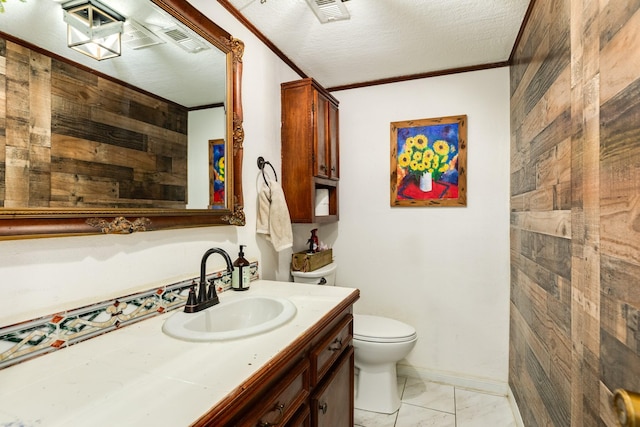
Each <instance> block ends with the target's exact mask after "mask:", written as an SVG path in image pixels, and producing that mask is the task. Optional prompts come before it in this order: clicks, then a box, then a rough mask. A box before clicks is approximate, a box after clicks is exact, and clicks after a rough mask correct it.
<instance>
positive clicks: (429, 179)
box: [391, 115, 467, 207]
mask: <svg viewBox="0 0 640 427" xmlns="http://www.w3.org/2000/svg"><path fill="white" fill-rule="evenodd" d="M466 172H467V116H466V115H463V116H449V117H439V118H434V119H421V120H409V121H404V122H392V123H391V206H392V207H393V206H466V205H467V174H466Z"/></svg>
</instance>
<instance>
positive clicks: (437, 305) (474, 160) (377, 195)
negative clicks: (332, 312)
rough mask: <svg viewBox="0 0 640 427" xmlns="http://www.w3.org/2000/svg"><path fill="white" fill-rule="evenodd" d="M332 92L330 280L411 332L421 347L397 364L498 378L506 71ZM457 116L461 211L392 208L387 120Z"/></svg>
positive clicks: (501, 371)
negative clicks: (335, 198) (335, 135)
mask: <svg viewBox="0 0 640 427" xmlns="http://www.w3.org/2000/svg"><path fill="white" fill-rule="evenodd" d="M334 95H335V96H336V97H337V98H338V100H339V101H340V126H341V127H340V172H341V175H340V221H339V223H338V238H337V240H336V243H335V246H334V253H335V258H336V260H337V261H338V263H339V268H338V278H337V280H338V283H339V284H342V285H347V286H351V287H357V288H359V289H360V291H361V299H360V301H359V302H358V303H357V304H356V308H355V310H356V312H361V313H369V314H380V315H387V316H390V317H395V318H397V319H400V320H402V321H405V322H407V323H409V324H411V325H414V326H415V328H416V329H417V332H418V335H419V338H418V343H417V345H416V347H415V349H414V350H413V351H412V353H411V354H410V355H409V357H408V358H407V361H406V363H407V364H409V365H411V366H412V367H414V368H417V369H420V370H426V371H435V372H440V373H446V374H452V375H461V376H466V377H472V378H486V379H491V380H495V381H503V382H505V383H506V381H507V375H508V372H507V370H508V342H509V336H508V326H509V317H508V316H509V70H508V68H500V69H493V70H485V71H479V72H472V73H464V74H456V75H451V76H444V77H437V78H430V79H423V80H416V81H408V82H402V83H395V84H390V85H382V86H374V87H370V88H361V89H353V90H348V91H341V92H335V93H334ZM461 114H466V115H467V116H468V127H467V128H468V152H467V153H468V156H467V159H468V160H467V166H468V174H467V183H468V193H467V195H468V197H467V207H455V208H454V207H402V208H400V207H394V208H391V207H390V206H389V204H390V203H389V199H390V196H389V190H390V184H389V182H390V181H389V170H390V166H389V165H390V122H394V121H403V120H411V119H423V118H433V117H442V116H451V115H461ZM322 234H323V233H322V231H321V232H320V235H321V236H322ZM403 363H405V362H403Z"/></svg>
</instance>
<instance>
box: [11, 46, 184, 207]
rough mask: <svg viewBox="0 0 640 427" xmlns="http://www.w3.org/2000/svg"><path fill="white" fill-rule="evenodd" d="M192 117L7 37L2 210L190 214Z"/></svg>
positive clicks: (171, 105) (172, 106)
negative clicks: (151, 210)
mask: <svg viewBox="0 0 640 427" xmlns="http://www.w3.org/2000/svg"><path fill="white" fill-rule="evenodd" d="M187 113H188V111H187V109H186V108H184V107H181V106H177V105H174V104H171V103H168V102H165V101H162V100H159V99H157V98H154V97H152V96H149V95H147V94H144V93H142V92H140V91H136V90H134V89H132V88H129V87H125V86H123V85H120V84H118V83H115V82H114V81H112V80H108V79H105V78H103V77H100V76H98V75H96V74H94V73H91V72H89V71H87V70H85V69H82V68H79V67H76V66H73V65H70V64H69V63H66V62H61V61H59V60H57V59H55V58H52V57H49V56H47V55H45V54H43V53H40V52H36V51H34V50H31V49H29V48H27V47H24V46H21V45H18V44H16V43H13V42H11V41H6V40H4V39H1V38H0V206H4V207H7V208H25V207H30V208H34V207H54V208H67V207H87V208H94V207H100V208H103V207H109V208H122V207H128V208H137V207H141V208H177V209H179V208H184V207H185V206H186V197H187Z"/></svg>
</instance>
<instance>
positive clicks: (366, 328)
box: [353, 314, 418, 414]
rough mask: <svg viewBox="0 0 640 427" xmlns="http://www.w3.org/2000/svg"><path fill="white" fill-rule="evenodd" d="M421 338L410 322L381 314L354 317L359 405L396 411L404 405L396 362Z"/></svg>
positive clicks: (384, 411)
mask: <svg viewBox="0 0 640 427" xmlns="http://www.w3.org/2000/svg"><path fill="white" fill-rule="evenodd" d="M417 340H418V335H417V334H416V330H415V329H414V328H413V327H412V326H410V325H407V324H406V323H403V322H400V321H398V320H394V319H389V318H386V317H380V316H370V315H365V314H355V315H354V316H353V347H354V348H355V365H356V368H358V375H357V378H356V397H355V407H356V408H357V409H363V410H366V411H373V412H381V413H385V414H392V413H394V412H396V411H397V410H398V409H399V408H400V396H399V395H398V379H397V373H396V364H397V363H398V362H399V361H400V360H402V359H404V358H405V357H406V356H407V355H408V354H409V352H410V351H411V350H412V349H413V347H414V346H415V344H416V341H417Z"/></svg>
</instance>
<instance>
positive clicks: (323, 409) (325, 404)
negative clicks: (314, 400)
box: [318, 402, 327, 415]
mask: <svg viewBox="0 0 640 427" xmlns="http://www.w3.org/2000/svg"><path fill="white" fill-rule="evenodd" d="M318 409H320V410H321V411H322V415H324V414H326V413H327V402H324V403H323V404H322V405H320V406H319V407H318Z"/></svg>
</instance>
